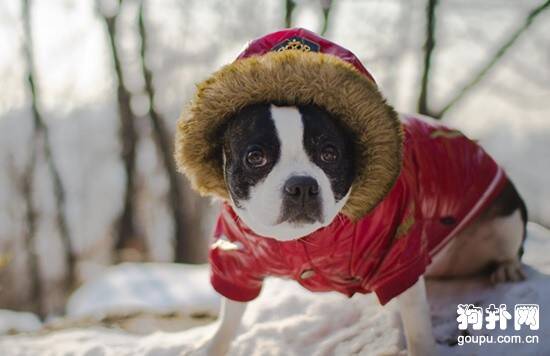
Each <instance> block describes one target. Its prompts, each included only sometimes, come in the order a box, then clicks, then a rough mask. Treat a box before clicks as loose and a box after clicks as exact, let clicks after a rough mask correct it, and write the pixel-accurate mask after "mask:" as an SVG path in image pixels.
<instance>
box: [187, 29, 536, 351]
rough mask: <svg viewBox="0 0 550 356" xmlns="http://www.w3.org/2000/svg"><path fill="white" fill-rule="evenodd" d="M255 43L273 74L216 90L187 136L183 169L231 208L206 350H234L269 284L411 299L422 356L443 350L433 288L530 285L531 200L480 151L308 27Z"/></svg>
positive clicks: (220, 84) (225, 214)
mask: <svg viewBox="0 0 550 356" xmlns="http://www.w3.org/2000/svg"><path fill="white" fill-rule="evenodd" d="M266 38H267V39H266ZM258 43H259V44H261V46H260V45H258ZM255 45H257V47H258V48H261V51H265V48H267V49H268V53H267V54H264V55H263V56H264V57H265V62H263V61H264V58H258V57H251V58H250V59H248V60H246V59H245V60H240V61H237V62H235V63H236V66H233V67H232V66H229V67H227V68H226V69H222V71H221V72H220V73H219V74H217V75H216V76H215V77H214V79H209V80H207V81H206V82H205V83H204V85H203V87H202V88H199V93H198V94H197V96H196V98H195V104H194V105H195V106H193V107H191V109H190V111H189V113H188V114H186V115H187V116H185V115H184V118H183V119H182V120H181V121H180V123H179V126H178V132H179V136H178V139H177V153H176V159H177V161H178V164H179V166H180V167H181V169H182V171H183V172H184V173H186V174H187V175H188V177H189V178H190V179H191V182H192V184H193V186H194V187H195V188H196V189H197V190H199V191H200V192H202V193H203V194H211V195H214V196H218V197H221V198H222V199H223V200H224V202H225V203H224V206H223V209H222V213H221V215H220V218H219V219H218V223H217V225H216V229H215V242H214V244H213V245H212V248H211V250H210V263H211V268H212V276H211V282H212V285H213V286H214V288H215V289H216V290H217V291H218V292H220V293H221V294H222V295H223V296H224V298H223V299H222V300H223V304H222V308H221V314H220V319H219V322H218V328H217V331H216V332H215V334H214V335H213V336H212V338H210V339H208V340H207V341H205V342H204V343H203V344H202V345H200V346H199V347H198V348H197V349H196V350H195V351H194V352H193V353H192V354H207V355H224V354H225V353H226V352H227V351H228V349H229V345H230V343H231V341H232V339H233V338H234V337H235V334H236V331H237V329H238V326H239V324H240V320H241V317H242V315H243V313H244V312H245V309H246V303H247V302H248V301H250V300H252V299H254V298H255V297H256V296H257V295H258V294H259V293H260V289H261V280H262V278H263V277H264V276H267V275H275V276H284V277H289V278H293V279H295V280H296V281H298V282H299V283H300V284H302V285H303V286H304V287H305V288H307V289H310V290H312V291H326V290H336V291H339V292H341V293H344V294H347V295H348V296H351V295H353V294H355V293H368V292H375V293H376V294H377V296H378V298H379V300H380V302H381V304H385V303H387V302H388V301H389V300H391V299H393V298H396V299H397V305H398V307H399V312H400V315H401V319H402V321H403V329H404V333H405V339H406V342H407V349H408V352H409V354H411V355H422V356H426V355H435V354H437V347H436V343H435V340H434V337H433V335H432V333H431V330H432V327H431V320H430V309H429V304H428V300H427V297H426V288H425V278H459V277H465V276H472V275H477V274H482V273H488V274H489V279H490V281H492V282H493V283H499V282H508V281H519V280H522V279H524V278H525V276H524V274H523V272H522V270H521V263H520V258H521V255H522V245H523V241H524V238H525V226H526V221H527V210H526V208H525V203H524V202H523V200H522V199H521V197H520V195H519V193H518V192H517V190H516V189H515V187H514V185H513V183H512V182H511V181H510V180H509V179H508V178H507V177H506V176H505V174H504V172H503V171H502V169H501V168H500V167H498V165H497V164H496V163H495V162H494V161H493V160H492V159H491V158H490V157H489V156H488V155H487V154H486V153H485V152H484V151H483V150H482V148H481V147H479V146H478V145H477V144H476V143H475V142H473V141H471V140H469V139H468V138H466V137H465V136H464V135H463V134H462V133H460V132H459V131H457V130H453V129H449V128H446V127H444V126H443V125H440V124H438V123H434V122H430V120H429V119H426V118H422V117H420V116H419V115H400V114H397V113H396V112H395V111H394V110H393V108H391V107H390V106H389V105H388V104H387V103H386V102H385V100H384V99H383V98H382V97H381V96H380V95H379V93H378V92H377V91H376V90H375V87H374V86H373V85H372V83H373V80H372V77H371V76H370V74H369V73H368V72H367V71H366V70H365V69H364V67H362V66H361V65H360V64H357V63H358V62H355V60H354V59H353V58H355V57H352V59H351V60H349V58H350V54H349V53H350V52H343V53H344V54H343V55H341V57H342V58H347V60H348V62H351V63H352V64H353V66H354V67H352V66H348V64H342V63H341V62H340V61H339V60H338V59H334V58H333V56H332V54H333V53H334V48H335V47H331V46H337V45H335V44H333V43H331V42H328V41H326V40H324V39H322V38H320V37H318V36H316V35H315V34H312V33H311V32H309V31H305V30H302V29H292V30H285V31H280V32H277V33H275V34H270V35H268V36H266V37H265V38H262V39H260V40H257V41H256V42H253V43H252V45H251V46H252V47H254V46H255ZM326 48H331V49H332V50H331V51H327V52H330V53H332V54H331V55H330V56H327V55H324V54H320V55H319V54H317V53H313V54H311V53H309V52H310V51H312V50H317V51H318V52H322V51H323V50H325V51H326ZM336 48H337V49H338V50H341V48H340V47H336ZM281 49H282V51H281ZM304 49H306V51H305V52H306V53H305V54H304V53H303V52H304ZM262 53H264V52H262ZM351 56H352V55H351ZM274 68H275V69H274ZM260 69H261V70H260ZM334 71H336V74H334ZM243 73H244V74H243ZM281 73H283V74H281ZM295 73H299V75H297V76H295V77H293V76H294V75H295ZM316 73H321V74H320V75H319V76H320V77H322V78H321V79H319V80H318V78H317V77H316ZM232 76H235V77H232ZM262 76H264V77H262ZM288 77H291V78H290V80H287V79H288ZM243 78H244V79H243ZM327 78H328V79H327ZM325 79H326V80H325ZM339 80H342V81H341V82H340V81H339ZM269 81H272V82H269ZM266 82H269V83H268V84H265V83H266ZM289 83H290V84H289ZM265 85H267V88H268V89H269V90H265V91H263V92H262V89H263V88H264V87H265ZM310 87H311V88H312V89H311V88H310ZM273 92H275V93H273ZM262 93H263V94H262ZM262 95H264V97H262ZM296 97H299V100H297V99H296ZM336 97H338V98H339V99H340V100H333V99H334V98H336ZM247 98H253V100H251V103H249V104H247V105H244V104H243V103H246V102H247V100H248V99H247ZM327 98H328V99H327ZM197 103H199V104H197ZM364 103H367V105H364ZM228 104H233V106H234V107H232V108H231V109H227V112H229V113H230V114H229V115H224V113H225V112H226V106H227V105H228ZM360 117H361V119H360ZM214 122H216V124H214ZM457 177H458V178H457ZM419 197H420V198H419Z"/></svg>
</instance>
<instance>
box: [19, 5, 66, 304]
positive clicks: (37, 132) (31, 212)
mask: <svg viewBox="0 0 550 356" xmlns="http://www.w3.org/2000/svg"><path fill="white" fill-rule="evenodd" d="M30 12H31V1H30V0H23V2H22V21H23V29H24V31H23V32H24V45H23V48H24V56H25V61H26V66H27V81H28V84H29V89H30V94H31V107H32V118H33V140H32V145H33V147H32V149H31V157H30V161H29V163H28V165H27V167H26V169H25V172H24V177H23V183H22V188H23V189H22V191H23V194H24V197H25V198H24V199H25V203H26V207H27V223H28V230H27V242H26V244H27V247H28V249H29V251H30V254H31V258H30V264H31V274H32V277H31V278H32V279H33V283H32V288H33V295H34V296H35V298H36V299H37V302H38V305H37V310H38V314H39V315H43V310H42V307H41V297H42V295H41V294H42V285H41V281H40V273H39V269H38V260H37V255H36V251H35V249H34V241H33V240H34V235H35V231H36V219H35V217H36V209H35V207H34V203H33V176H34V171H35V166H36V161H37V153H38V152H43V154H44V157H45V160H46V164H47V167H48V171H49V173H50V175H51V178H52V181H53V188H54V196H55V202H56V209H57V212H56V223H57V228H58V229H59V232H60V235H61V238H62V240H63V244H64V247H65V263H66V267H67V272H66V273H67V276H66V288H67V291H69V290H71V289H72V287H73V285H74V281H75V278H74V277H75V261H76V258H75V255H74V251H73V246H72V241H71V236H70V234H69V230H68V227H67V220H66V217H65V190H64V188H63V184H62V181H61V176H60V175H59V171H58V169H57V167H56V165H55V161H54V157H53V153H52V148H51V143H50V135H49V130H48V126H47V125H46V123H45V122H44V119H43V117H42V114H41V111H40V109H39V100H38V91H37V88H36V75H35V65H34V55H33V41H32V21H31V13H30Z"/></svg>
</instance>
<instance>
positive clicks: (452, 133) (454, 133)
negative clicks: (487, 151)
mask: <svg viewBox="0 0 550 356" xmlns="http://www.w3.org/2000/svg"><path fill="white" fill-rule="evenodd" d="M462 136H464V135H463V134H462V132H460V131H458V130H434V131H433V132H432V133H431V134H430V138H437V137H445V138H455V137H462Z"/></svg>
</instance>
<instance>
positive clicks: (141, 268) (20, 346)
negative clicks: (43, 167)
mask: <svg viewBox="0 0 550 356" xmlns="http://www.w3.org/2000/svg"><path fill="white" fill-rule="evenodd" d="M548 248H550V231H549V230H547V229H545V228H543V227H541V226H539V225H537V224H534V223H530V224H529V225H528V237H527V242H526V254H525V256H524V262H525V263H526V264H527V265H528V266H526V272H527V275H528V279H527V280H526V281H524V282H521V283H513V284H501V285H498V286H496V287H493V286H490V285H489V284H487V282H486V280H484V279H468V280H458V281H430V282H429V283H428V294H429V299H430V303H431V310H432V321H433V324H434V334H435V336H436V339H437V341H438V347H439V351H440V354H442V355H451V356H453V355H464V354H468V355H478V354H499V355H501V356H507V355H510V356H512V355H514V356H515V355H524V354H533V353H535V352H536V354H541V355H542V354H550V343H548V342H546V340H548V339H550V318H546V317H545V313H544V311H545V310H548V309H549V308H550V300H548V297H547V296H548V295H550V283H549V282H550V258H549V257H548V255H547V254H546V251H548ZM217 302H218V297H217V295H216V294H215V292H214V291H213V290H212V289H211V287H210V285H209V282H208V269H207V266H204V265H203V266H187V265H171V264H123V265H119V266H115V267H112V268H110V269H108V270H107V273H105V275H104V276H103V277H100V278H98V279H96V280H94V281H91V282H89V283H87V284H85V285H84V286H82V287H81V288H80V289H79V290H77V291H76V292H75V293H74V295H73V296H72V298H71V299H70V302H69V315H71V316H73V317H76V316H86V315H88V316H92V315H98V313H101V314H105V315H106V314H110V313H115V314H120V313H125V312H131V311H133V310H137V309H139V310H142V309H147V310H150V311H159V312H169V311H176V310H180V311H181V310H182V311H184V312H191V311H208V312H212V313H215V312H216V309H217ZM468 303H473V304H476V305H480V306H484V307H485V306H488V305H489V304H496V305H498V304H502V303H504V304H506V305H507V306H508V307H509V308H512V307H513V305H514V304H517V303H530V304H533V303H535V304H539V305H541V310H542V312H541V318H540V330H538V331H529V330H528V329H525V328H523V329H522V330H520V331H512V330H513V329H512V328H510V327H509V328H508V329H507V330H506V331H488V330H484V331H483V330H482V331H481V332H478V333H477V334H484V335H499V334H501V335H511V334H514V335H527V334H530V335H538V336H539V340H540V343H539V344H538V345H532V344H531V345H530V344H491V345H487V344H486V345H483V346H478V345H475V344H467V345H464V346H458V345H456V340H457V336H458V329H457V322H456V306H457V304H468ZM214 326H215V324H214V323H212V324H209V325H206V326H201V327H196V328H192V329H188V330H184V331H179V332H170V333H169V332H154V333H151V334H149V335H146V336H140V335H136V334H133V333H129V332H125V331H123V330H113V329H107V328H103V327H98V326H92V327H88V328H82V327H81V328H69V329H65V330H60V331H53V332H47V333H43V334H42V333H41V334H27V335H25V334H22V335H17V336H4V337H1V338H0V350H2V351H3V355H34V354H40V353H42V351H43V350H45V349H47V350H48V355H65V354H71V355H75V356H77V355H110V354H116V355H165V356H170V355H181V354H182V353H183V354H186V352H188V351H191V350H192V349H193V348H194V347H196V346H197V345H198V344H200V343H201V342H203V341H204V340H206V339H207V338H208V337H209V336H210V335H211V334H212V333H213V331H214ZM471 333H472V335H476V332H474V331H471ZM453 344H454V346H453ZM331 354H335V355H349V354H360V355H378V354H385V355H406V350H405V348H404V341H403V338H402V333H401V331H400V324H399V317H398V314H397V308H396V306H395V303H394V302H390V303H389V304H388V305H387V306H386V307H381V306H379V305H378V303H377V301H376V299H375V297H374V296H373V295H355V296H353V297H352V298H350V299H348V298H347V297H345V296H343V295H340V294H337V293H311V292H308V291H306V290H304V289H303V288H301V287H300V286H299V285H298V284H297V283H295V282H293V281H287V280H281V279H275V278H272V279H268V280H267V281H266V283H265V286H264V288H263V291H262V294H261V295H260V297H259V298H258V299H256V300H255V301H253V302H251V303H250V305H249V307H248V310H247V312H246V313H245V317H244V319H243V325H242V326H241V328H240V330H239V334H238V336H237V338H236V339H235V340H234V342H233V344H232V348H231V351H230V355H331Z"/></svg>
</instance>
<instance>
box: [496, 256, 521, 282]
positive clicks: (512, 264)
mask: <svg viewBox="0 0 550 356" xmlns="http://www.w3.org/2000/svg"><path fill="white" fill-rule="evenodd" d="M489 278H490V281H491V283H492V284H497V283H503V282H519V281H523V280H525V278H526V277H525V274H524V273H523V271H522V269H521V263H520V262H519V261H518V260H513V261H504V262H499V264H498V265H497V266H496V267H495V269H494V271H493V272H492V273H491V275H490V277H489Z"/></svg>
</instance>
